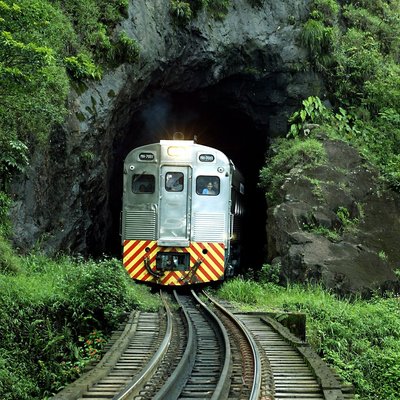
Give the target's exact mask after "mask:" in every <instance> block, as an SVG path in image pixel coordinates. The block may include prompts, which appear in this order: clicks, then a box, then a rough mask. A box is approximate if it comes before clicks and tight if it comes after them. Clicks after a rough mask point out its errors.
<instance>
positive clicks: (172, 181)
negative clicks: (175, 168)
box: [165, 172, 183, 192]
mask: <svg viewBox="0 0 400 400" xmlns="http://www.w3.org/2000/svg"><path fill="white" fill-rule="evenodd" d="M165 190H166V191H167V192H182V190H183V173H182V172H167V173H166V174H165Z"/></svg>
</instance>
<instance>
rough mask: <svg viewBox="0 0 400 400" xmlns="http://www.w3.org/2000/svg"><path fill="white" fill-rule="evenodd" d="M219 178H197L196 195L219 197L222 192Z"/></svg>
mask: <svg viewBox="0 0 400 400" xmlns="http://www.w3.org/2000/svg"><path fill="white" fill-rule="evenodd" d="M219 188H220V180H219V177H218V176H213V175H201V176H198V177H197V178H196V193H197V194H199V195H201V196H218V195H219V191H220V189H219Z"/></svg>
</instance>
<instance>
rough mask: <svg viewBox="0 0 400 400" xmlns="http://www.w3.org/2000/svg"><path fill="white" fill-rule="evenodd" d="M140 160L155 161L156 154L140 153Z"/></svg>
mask: <svg viewBox="0 0 400 400" xmlns="http://www.w3.org/2000/svg"><path fill="white" fill-rule="evenodd" d="M139 160H140V161H153V160H154V154H153V153H140V154H139Z"/></svg>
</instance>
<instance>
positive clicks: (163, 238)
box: [158, 165, 191, 247]
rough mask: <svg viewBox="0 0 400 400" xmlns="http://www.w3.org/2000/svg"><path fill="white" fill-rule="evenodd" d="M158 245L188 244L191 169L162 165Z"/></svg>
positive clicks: (183, 245) (185, 245)
mask: <svg viewBox="0 0 400 400" xmlns="http://www.w3.org/2000/svg"><path fill="white" fill-rule="evenodd" d="M160 178H161V179H160V211H159V227H160V232H159V240H158V244H159V245H160V246H179V247H187V246H189V226H190V221H189V215H190V203H189V201H188V199H189V197H190V196H191V185H190V183H189V182H190V181H191V169H190V168H189V167H183V166H182V167H177V166H168V165H167V166H163V167H161V177H160Z"/></svg>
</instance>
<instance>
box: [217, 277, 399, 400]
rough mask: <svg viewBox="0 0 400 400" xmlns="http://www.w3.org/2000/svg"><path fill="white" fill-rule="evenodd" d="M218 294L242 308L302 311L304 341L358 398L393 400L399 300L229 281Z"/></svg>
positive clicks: (396, 383)
mask: <svg viewBox="0 0 400 400" xmlns="http://www.w3.org/2000/svg"><path fill="white" fill-rule="evenodd" d="M218 293H219V295H220V296H222V297H223V298H225V299H228V300H230V301H234V302H236V303H238V304H240V306H241V307H245V309H246V310H248V309H249V308H250V309H253V310H254V309H256V310H259V311H260V310H262V311H271V310H272V311H277V312H278V313H279V312H282V311H299V312H303V313H305V314H306V315H307V336H308V341H309V342H310V344H311V345H312V346H313V347H314V349H315V350H316V351H317V352H318V353H319V354H320V355H321V356H322V357H323V358H324V359H325V360H326V361H327V362H328V363H329V364H331V365H332V366H333V367H334V368H335V369H336V370H337V371H338V372H339V374H340V375H341V376H342V377H343V378H344V379H345V380H346V381H347V382H350V383H352V384H353V385H355V388H356V393H357V394H358V395H359V396H360V398H361V399H363V400H368V399H371V400H372V399H385V400H397V399H398V394H399V393H400V383H399V382H400V368H399V366H400V301H399V299H398V298H392V297H389V298H379V297H374V298H372V299H371V300H368V301H366V300H361V299H353V300H339V299H338V298H336V297H335V296H333V295H332V294H330V293H329V292H327V291H324V290H323V289H321V288H320V287H309V288H304V287H300V286H293V287H287V288H283V287H279V286H276V285H274V284H272V283H256V282H253V281H244V280H239V279H237V280H233V281H230V282H228V283H225V284H224V286H223V287H222V289H221V290H220V291H219V292H218Z"/></svg>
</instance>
